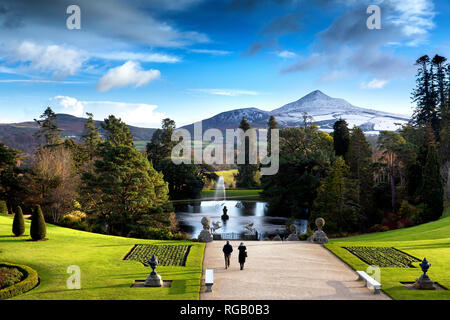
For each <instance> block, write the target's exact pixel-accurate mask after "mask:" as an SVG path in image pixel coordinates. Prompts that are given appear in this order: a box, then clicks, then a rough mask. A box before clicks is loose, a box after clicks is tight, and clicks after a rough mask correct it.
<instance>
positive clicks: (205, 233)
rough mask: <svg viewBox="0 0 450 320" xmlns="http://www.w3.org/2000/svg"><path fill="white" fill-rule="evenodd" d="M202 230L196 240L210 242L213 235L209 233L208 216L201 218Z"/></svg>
mask: <svg viewBox="0 0 450 320" xmlns="http://www.w3.org/2000/svg"><path fill="white" fill-rule="evenodd" d="M201 222H202V225H203V230H202V231H201V232H200V234H199V235H198V241H200V242H211V241H213V235H212V234H211V226H210V220H209V218H208V217H203V218H202V221H201Z"/></svg>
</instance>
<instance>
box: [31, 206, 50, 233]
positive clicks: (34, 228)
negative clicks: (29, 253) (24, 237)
mask: <svg viewBox="0 0 450 320" xmlns="http://www.w3.org/2000/svg"><path fill="white" fill-rule="evenodd" d="M46 234H47V227H46V225H45V219H44V214H43V213H42V209H41V206H40V205H37V206H36V207H35V209H34V212H33V215H32V216H31V227H30V236H31V238H32V239H33V240H34V241H38V240H43V239H45V235H46Z"/></svg>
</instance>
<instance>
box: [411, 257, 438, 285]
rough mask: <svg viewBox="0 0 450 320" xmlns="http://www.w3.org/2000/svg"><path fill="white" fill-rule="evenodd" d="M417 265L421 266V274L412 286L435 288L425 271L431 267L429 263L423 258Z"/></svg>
mask: <svg viewBox="0 0 450 320" xmlns="http://www.w3.org/2000/svg"><path fill="white" fill-rule="evenodd" d="M419 266H420V267H421V268H422V271H423V274H422V275H421V276H420V277H419V278H418V279H416V283H415V284H414V287H416V289H420V290H436V287H435V286H434V282H433V280H431V279H430V277H429V276H428V275H427V271H428V269H429V268H430V267H431V263H429V262H428V261H427V259H426V258H424V259H423V261H422V262H421V263H420V264H419Z"/></svg>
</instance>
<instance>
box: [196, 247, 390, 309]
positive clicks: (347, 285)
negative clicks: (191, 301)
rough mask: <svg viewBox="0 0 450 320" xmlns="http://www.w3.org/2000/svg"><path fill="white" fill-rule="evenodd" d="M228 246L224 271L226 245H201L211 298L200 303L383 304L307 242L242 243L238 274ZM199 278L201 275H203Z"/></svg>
mask: <svg viewBox="0 0 450 320" xmlns="http://www.w3.org/2000/svg"><path fill="white" fill-rule="evenodd" d="M230 243H231V244H232V246H233V249H234V251H233V254H232V257H231V267H230V269H228V270H225V263H224V257H223V253H222V247H223V245H224V244H225V241H213V242H211V243H208V244H207V245H206V249H205V257H204V261H203V272H204V271H205V270H206V269H214V285H213V287H212V290H213V291H212V292H204V287H203V286H202V290H201V291H202V292H201V293H200V300H259V299H267V300H285V299H292V300H301V299H311V300H388V299H390V298H389V297H388V296H387V295H385V294H384V293H380V294H376V295H375V294H373V292H372V291H371V290H369V289H367V288H366V287H365V285H364V282H363V281H357V278H358V276H357V274H356V272H354V271H353V270H352V269H351V268H350V267H348V266H347V265H346V264H345V263H344V262H342V261H341V260H339V259H338V258H337V257H335V256H334V255H333V254H332V253H331V252H329V251H328V250H327V249H325V248H323V247H322V246H321V245H317V244H311V243H307V242H278V241H246V242H244V243H245V245H246V246H247V252H248V258H247V263H246V264H245V269H244V270H242V271H241V270H239V263H238V261H237V252H238V250H237V247H238V245H239V243H240V241H230ZM203 277H204V275H203Z"/></svg>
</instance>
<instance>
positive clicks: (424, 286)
mask: <svg viewBox="0 0 450 320" xmlns="http://www.w3.org/2000/svg"><path fill="white" fill-rule="evenodd" d="M414 287H416V289H420V290H436V287H435V286H434V282H433V280H431V279H430V278H429V277H428V276H427V275H426V274H423V275H421V276H420V278H418V279H416V283H415V284H414Z"/></svg>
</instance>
